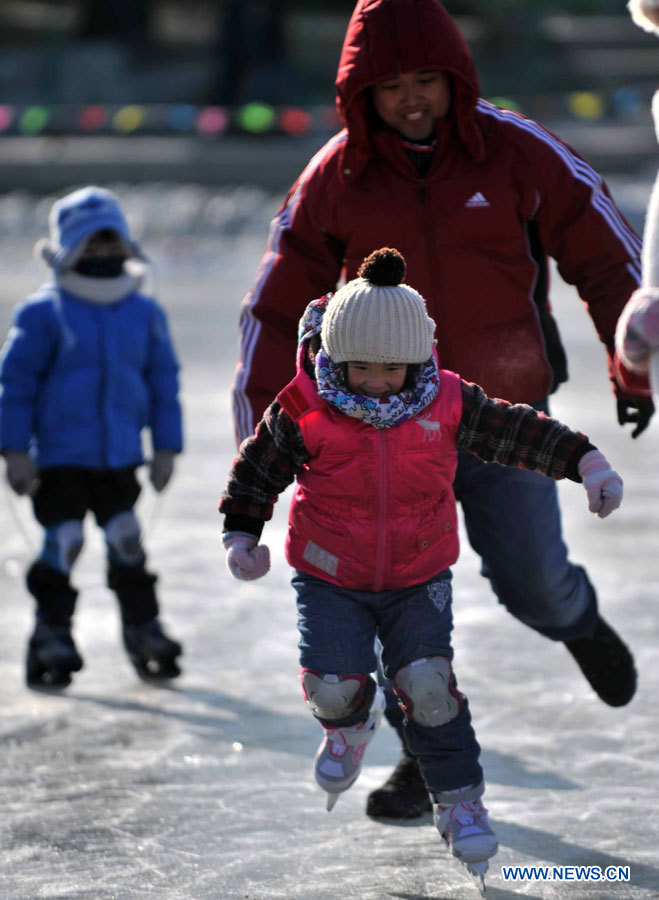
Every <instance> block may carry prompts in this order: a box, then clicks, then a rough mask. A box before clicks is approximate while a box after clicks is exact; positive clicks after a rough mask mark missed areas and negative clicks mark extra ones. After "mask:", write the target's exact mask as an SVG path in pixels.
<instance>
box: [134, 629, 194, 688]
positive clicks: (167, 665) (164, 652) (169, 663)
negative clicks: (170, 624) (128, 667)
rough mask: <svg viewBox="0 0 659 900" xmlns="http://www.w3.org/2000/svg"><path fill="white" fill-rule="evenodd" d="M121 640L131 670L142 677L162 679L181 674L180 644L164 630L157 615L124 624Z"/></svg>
mask: <svg viewBox="0 0 659 900" xmlns="http://www.w3.org/2000/svg"><path fill="white" fill-rule="evenodd" d="M123 641H124V646H125V647H126V651H127V653H128V657H129V659H130V661H131V663H132V664H133V666H134V667H135V671H136V672H137V674H138V675H139V676H140V678H143V679H144V680H145V681H165V680H167V679H169V678H176V677H177V676H178V675H180V674H181V669H180V667H179V665H178V662H177V657H179V656H180V655H181V653H183V647H182V646H181V644H180V643H179V642H178V641H174V640H172V639H171V638H170V637H168V635H166V634H165V632H164V631H163V628H162V625H161V624H160V622H159V621H158V619H151V620H149V621H148V622H144V623H142V624H141V625H124V626H123Z"/></svg>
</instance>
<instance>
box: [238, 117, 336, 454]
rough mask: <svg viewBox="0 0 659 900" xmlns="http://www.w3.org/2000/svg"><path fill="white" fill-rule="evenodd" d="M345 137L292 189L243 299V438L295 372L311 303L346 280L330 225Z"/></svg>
mask: <svg viewBox="0 0 659 900" xmlns="http://www.w3.org/2000/svg"><path fill="white" fill-rule="evenodd" d="M340 137H341V135H338V136H337V137H335V138H334V139H332V141H329V142H328V144H326V145H325V147H323V148H322V149H321V150H320V151H319V152H318V154H317V155H316V157H314V159H313V160H312V161H311V162H310V163H309V165H308V166H307V168H306V169H305V170H304V172H303V173H302V174H301V175H300V177H299V178H298V180H297V181H296V183H295V184H294V185H293V187H292V188H291V190H290V191H289V193H288V195H287V197H286V199H285V200H284V202H283V204H282V206H281V208H280V210H279V212H278V213H277V215H276V217H275V219H274V220H273V222H272V226H271V230H270V238H269V241H268V246H267V249H266V252H265V255H264V257H263V259H262V260H261V264H260V266H259V269H258V271H257V273H256V277H255V279H254V281H253V283H252V285H251V287H250V289H249V291H248V293H247V295H246V297H245V299H244V300H243V303H242V309H241V316H240V360H239V363H238V367H237V371H236V378H235V382H234V386H233V414H234V426H235V431H236V440H237V442H238V443H240V441H241V440H243V439H244V438H245V437H247V436H248V435H250V434H251V433H252V432H253V430H254V425H255V423H256V422H257V421H258V420H259V419H260V417H261V415H262V413H263V411H264V410H265V408H266V407H267V406H268V405H269V404H270V403H271V402H272V400H274V398H275V396H276V395H277V393H278V392H279V391H280V390H281V389H282V388H283V387H284V385H286V384H287V383H288V382H289V381H290V380H291V378H292V377H293V376H294V374H295V348H296V339H297V327H298V322H299V320H300V317H301V316H302V313H303V312H304V310H305V308H306V306H307V304H308V303H309V302H310V301H311V300H313V299H314V298H316V297H321V296H322V295H323V294H326V293H328V292H329V291H333V290H335V288H336V285H337V282H338V280H339V278H340V275H341V270H342V268H343V256H344V251H343V246H342V244H341V243H340V242H339V241H338V240H337V239H336V238H334V237H333V236H332V235H331V233H330V230H329V226H328V224H327V223H328V221H329V216H330V212H329V210H330V207H331V200H332V195H333V194H332V183H333V178H332V173H333V171H334V169H335V166H336V153H335V149H336V147H337V146H339V145H340V143H341V141H340V140H337V138H340Z"/></svg>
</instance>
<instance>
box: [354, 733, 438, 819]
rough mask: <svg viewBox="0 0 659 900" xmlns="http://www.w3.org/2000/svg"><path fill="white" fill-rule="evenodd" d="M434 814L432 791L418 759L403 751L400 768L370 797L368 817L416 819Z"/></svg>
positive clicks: (367, 809) (367, 806)
mask: <svg viewBox="0 0 659 900" xmlns="http://www.w3.org/2000/svg"><path fill="white" fill-rule="evenodd" d="M428 812H432V804H431V801H430V795H429V794H428V788H427V787H426V786H425V784H424V781H423V778H422V777H421V770H420V769H419V764H418V763H417V761H416V759H415V758H414V757H413V756H412V754H411V753H409V752H408V751H407V750H403V755H402V756H401V758H400V760H399V762H398V765H397V766H396V768H395V769H394V771H393V772H392V773H391V775H390V776H389V778H388V779H387V781H385V783H384V784H383V785H382V787H379V788H376V790H374V791H371V793H370V794H369V795H368V801H367V803H366V815H367V816H373V817H374V818H387V819H416V818H417V817H418V816H422V815H423V814H424V813H428Z"/></svg>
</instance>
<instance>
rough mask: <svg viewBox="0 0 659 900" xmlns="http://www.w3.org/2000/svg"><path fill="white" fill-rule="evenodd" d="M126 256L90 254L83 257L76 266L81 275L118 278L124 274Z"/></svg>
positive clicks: (75, 268)
mask: <svg viewBox="0 0 659 900" xmlns="http://www.w3.org/2000/svg"><path fill="white" fill-rule="evenodd" d="M125 262H126V257H125V256H123V255H120V256H90V257H89V258H87V259H84V258H83V259H81V260H79V261H78V264H77V265H76V266H75V267H74V270H75V271H76V272H77V273H78V274H79V275H86V276H87V278H116V277H117V276H118V275H121V274H123V271H124V263H125Z"/></svg>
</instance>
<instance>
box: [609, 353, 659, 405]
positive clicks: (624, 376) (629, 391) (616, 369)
mask: <svg viewBox="0 0 659 900" xmlns="http://www.w3.org/2000/svg"><path fill="white" fill-rule="evenodd" d="M612 368H613V377H614V382H613V388H614V391H615V395H616V397H617V398H618V399H619V400H623V399H625V397H626V396H628V395H631V397H635V398H636V399H638V398H639V397H642V398H644V399H645V398H649V397H652V388H651V387H650V379H649V376H648V373H647V372H634V371H632V369H630V368H629V367H628V366H626V365H625V364H624V363H623V361H622V360H621V359H620V356H619V355H618V352H617V351H616V353H615V354H614V357H613V366H612Z"/></svg>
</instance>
